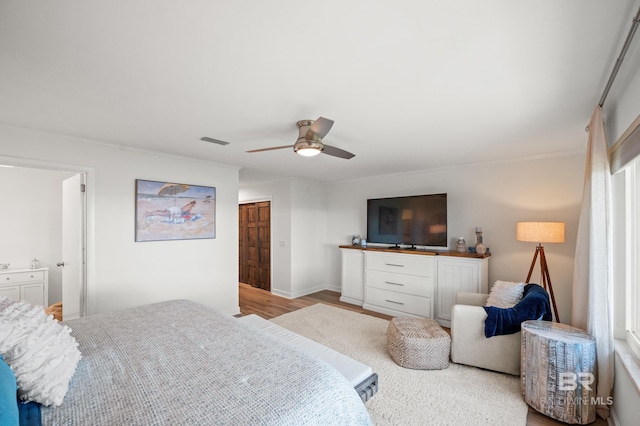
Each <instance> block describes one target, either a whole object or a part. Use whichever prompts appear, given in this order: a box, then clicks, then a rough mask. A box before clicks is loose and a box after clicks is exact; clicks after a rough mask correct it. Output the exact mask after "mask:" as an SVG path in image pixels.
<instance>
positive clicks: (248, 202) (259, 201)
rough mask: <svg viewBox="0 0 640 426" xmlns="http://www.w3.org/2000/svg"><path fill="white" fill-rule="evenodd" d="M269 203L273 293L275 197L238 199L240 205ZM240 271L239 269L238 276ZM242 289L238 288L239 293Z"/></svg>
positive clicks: (270, 264) (270, 276) (270, 262)
mask: <svg viewBox="0 0 640 426" xmlns="http://www.w3.org/2000/svg"><path fill="white" fill-rule="evenodd" d="M265 202H268V203H269V282H270V285H269V293H271V294H273V199H272V198H271V197H267V198H255V199H249V200H242V201H238V206H240V205H242V204H254V203H265ZM239 275H240V271H238V278H239ZM239 292H240V290H238V293H239Z"/></svg>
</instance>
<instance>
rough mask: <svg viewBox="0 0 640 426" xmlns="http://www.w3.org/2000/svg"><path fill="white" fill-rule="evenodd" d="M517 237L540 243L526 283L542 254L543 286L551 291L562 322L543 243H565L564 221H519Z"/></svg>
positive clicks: (556, 313) (552, 301) (526, 281)
mask: <svg viewBox="0 0 640 426" xmlns="http://www.w3.org/2000/svg"><path fill="white" fill-rule="evenodd" d="M516 237H517V239H518V241H527V242H532V243H538V245H537V246H536V252H535V254H534V255H533V261H532V262H531V268H529V274H528V275H527V279H526V280H525V283H528V282H529V280H530V279H531V274H532V273H533V268H534V267H535V266H536V260H537V259H538V256H540V273H541V276H542V286H543V287H544V289H545V290H547V291H548V292H549V295H550V296H551V303H552V305H553V314H554V316H555V318H556V321H557V322H560V319H559V317H558V307H557V306H556V298H555V296H554V295H553V286H552V285H551V277H550V276H549V267H548V266H547V257H546V256H545V254H544V247H543V246H542V243H564V222H518V225H517V231H516Z"/></svg>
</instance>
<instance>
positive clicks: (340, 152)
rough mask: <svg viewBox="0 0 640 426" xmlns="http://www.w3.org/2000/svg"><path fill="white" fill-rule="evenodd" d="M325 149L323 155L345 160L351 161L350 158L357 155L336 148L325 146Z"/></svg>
mask: <svg viewBox="0 0 640 426" xmlns="http://www.w3.org/2000/svg"><path fill="white" fill-rule="evenodd" d="M323 145H324V149H323V150H322V153H323V154H328V155H332V156H334V157H338V158H344V159H345V160H349V159H350V158H353V157H355V156H356V155H355V154H352V153H350V152H349V151H345V150H344V149H340V148H336V147H335V146H331V145H327V144H326V143H325V144H323Z"/></svg>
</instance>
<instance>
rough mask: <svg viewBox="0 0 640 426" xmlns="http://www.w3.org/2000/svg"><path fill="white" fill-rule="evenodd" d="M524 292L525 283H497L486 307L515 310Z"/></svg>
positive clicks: (490, 293) (492, 289) (492, 288)
mask: <svg viewBox="0 0 640 426" xmlns="http://www.w3.org/2000/svg"><path fill="white" fill-rule="evenodd" d="M523 292H524V283H514V282H509V281H496V282H495V284H494V285H493V287H491V292H489V298H488V299H487V304H486V305H485V306H495V307H496V308H513V307H514V306H515V305H516V304H517V303H518V302H519V301H520V300H521V299H522V293H523Z"/></svg>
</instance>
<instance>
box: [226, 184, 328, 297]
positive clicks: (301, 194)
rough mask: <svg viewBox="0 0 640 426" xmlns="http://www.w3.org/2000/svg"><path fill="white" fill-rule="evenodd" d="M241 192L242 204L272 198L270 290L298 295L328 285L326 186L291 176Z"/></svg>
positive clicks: (251, 186) (288, 295)
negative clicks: (326, 266) (326, 271)
mask: <svg viewBox="0 0 640 426" xmlns="http://www.w3.org/2000/svg"><path fill="white" fill-rule="evenodd" d="M239 194H240V195H239V197H238V198H239V200H240V202H241V203H242V202H249V201H259V200H271V292H272V293H274V294H277V295H280V296H284V297H289V298H295V297H300V296H304V295H305V294H310V293H315V292H317V291H320V290H323V289H325V288H328V287H327V285H326V282H325V276H324V271H325V241H326V213H325V209H326V190H325V186H324V185H323V184H321V183H318V182H314V181H310V180H306V179H298V178H291V179H282V180H277V181H272V182H265V183H261V184H252V185H246V186H243V187H241V188H240V191H239ZM282 244H284V246H282ZM332 289H333V290H338V289H339V286H338V287H335V286H334V287H333V288H332Z"/></svg>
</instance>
